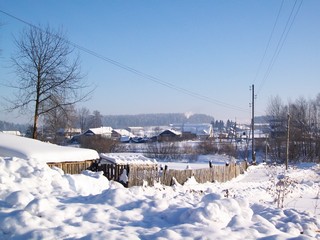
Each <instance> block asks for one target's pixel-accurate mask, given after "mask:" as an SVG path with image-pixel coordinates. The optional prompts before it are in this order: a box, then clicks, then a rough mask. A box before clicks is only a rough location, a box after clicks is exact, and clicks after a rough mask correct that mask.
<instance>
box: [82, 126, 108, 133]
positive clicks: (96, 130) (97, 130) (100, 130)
mask: <svg viewBox="0 0 320 240" xmlns="http://www.w3.org/2000/svg"><path fill="white" fill-rule="evenodd" d="M89 132H92V133H93V134H95V135H110V134H111V132H112V127H99V128H89V129H88V130H87V131H85V132H84V133H83V134H86V133H89Z"/></svg>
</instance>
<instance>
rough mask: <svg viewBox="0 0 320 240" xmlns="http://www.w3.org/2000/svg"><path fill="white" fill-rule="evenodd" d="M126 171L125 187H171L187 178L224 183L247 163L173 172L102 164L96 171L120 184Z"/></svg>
mask: <svg viewBox="0 0 320 240" xmlns="http://www.w3.org/2000/svg"><path fill="white" fill-rule="evenodd" d="M124 169H126V172H127V177H128V182H127V183H123V184H124V185H125V186H126V187H132V186H142V185H148V186H153V185H154V183H155V182H160V183H161V184H163V185H167V186H172V185H173V184H174V183H175V182H177V183H179V184H184V183H185V182H186V181H187V180H188V179H189V178H191V177H194V178H195V180H196V181H197V182H198V183H205V182H226V181H229V180H231V179H233V178H235V177H237V176H239V175H240V174H242V173H244V172H245V171H246V169H247V162H240V163H237V164H236V163H231V164H228V165H212V166H211V167H208V168H203V169H186V170H175V169H168V168H167V167H165V168H164V169H159V168H158V165H156V164H151V165H150V164H143V165H133V164H132V165H115V164H102V165H100V166H99V167H98V171H103V172H104V175H105V176H106V177H107V178H108V179H109V180H114V181H118V182H121V179H120V176H121V174H122V173H123V171H124Z"/></svg>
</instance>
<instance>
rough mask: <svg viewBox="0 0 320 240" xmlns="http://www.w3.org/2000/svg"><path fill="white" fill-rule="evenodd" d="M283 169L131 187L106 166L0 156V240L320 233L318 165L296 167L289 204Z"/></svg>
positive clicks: (312, 235)
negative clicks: (281, 193)
mask: <svg viewBox="0 0 320 240" xmlns="http://www.w3.org/2000/svg"><path fill="white" fill-rule="evenodd" d="M281 171H282V169H280V168H277V169H276V168H271V169H268V167H266V166H265V165H258V166H252V167H250V168H249V169H248V172H247V173H246V174H244V175H241V176H239V177H238V178H237V179H234V180H232V181H230V182H227V183H207V184H197V183H196V182H195V181H194V180H193V179H190V181H188V182H187V183H186V184H185V185H184V186H173V187H165V186H161V185H159V184H158V185H156V186H155V187H132V188H130V189H127V188H124V187H122V185H120V184H118V183H115V182H109V181H108V180H107V179H106V178H104V177H103V176H102V173H92V172H84V174H81V175H72V176H71V175H64V174H63V172H61V170H59V169H57V168H56V169H50V168H49V167H48V166H47V165H46V164H45V163H44V161H39V160H33V159H29V160H25V159H21V158H9V157H7V158H4V157H0V199H1V200H0V222H1V225H0V239H226V238H228V239H317V238H318V239H320V232H319V229H320V221H319V214H320V206H319V205H320V202H319V199H318V197H319V196H318V195H319V183H320V181H319V180H320V179H319V173H320V172H319V166H318V165H309V166H304V165H300V166H298V167H295V168H290V170H289V171H288V176H290V177H291V178H292V179H295V181H296V184H295V186H294V187H293V192H292V193H290V194H288V196H287V197H286V199H285V203H284V208H282V209H280V208H277V206H276V204H274V203H273V198H272V196H271V192H272V191H271V190H268V188H271V189H272V188H273V184H272V181H270V180H269V176H268V175H274V174H277V173H276V172H278V173H280V172H281ZM225 190H228V195H229V196H228V197H227V196H226V191H225Z"/></svg>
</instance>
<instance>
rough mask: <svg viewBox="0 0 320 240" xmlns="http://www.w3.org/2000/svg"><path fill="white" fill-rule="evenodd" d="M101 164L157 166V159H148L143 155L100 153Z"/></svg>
mask: <svg viewBox="0 0 320 240" xmlns="http://www.w3.org/2000/svg"><path fill="white" fill-rule="evenodd" d="M100 157H101V161H100V163H101V164H103V163H108V162H109V163H110V162H111V163H115V164H156V163H157V161H156V160H155V159H151V158H147V157H145V156H143V154H141V153H100Z"/></svg>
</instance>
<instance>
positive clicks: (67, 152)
mask: <svg viewBox="0 0 320 240" xmlns="http://www.w3.org/2000/svg"><path fill="white" fill-rule="evenodd" d="M0 155H1V156H4V157H18V158H24V159H37V160H41V161H44V162H75V161H85V160H93V159H99V154H98V153H97V152H96V151H95V150H91V149H83V148H73V147H64V146H58V145H55V144H51V143H45V142H41V141H39V140H34V139H31V138H26V137H20V136H14V135H10V134H4V133H0Z"/></svg>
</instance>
